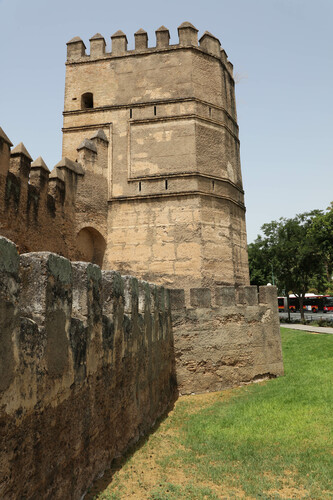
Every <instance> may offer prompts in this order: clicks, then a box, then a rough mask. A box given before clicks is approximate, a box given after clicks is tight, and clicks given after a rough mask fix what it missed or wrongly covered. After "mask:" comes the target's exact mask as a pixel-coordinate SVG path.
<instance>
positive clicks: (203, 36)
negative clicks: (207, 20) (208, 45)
mask: <svg viewBox="0 0 333 500" xmlns="http://www.w3.org/2000/svg"><path fill="white" fill-rule="evenodd" d="M206 37H207V38H213V39H214V40H216V41H217V42H219V44H220V45H221V42H220V40H219V39H218V38H217V37H216V36H214V35H212V34H211V33H210V32H209V31H205V32H204V34H203V35H202V37H201V38H200V40H199V43H200V42H201V41H202V40H204V39H205V38H206Z"/></svg>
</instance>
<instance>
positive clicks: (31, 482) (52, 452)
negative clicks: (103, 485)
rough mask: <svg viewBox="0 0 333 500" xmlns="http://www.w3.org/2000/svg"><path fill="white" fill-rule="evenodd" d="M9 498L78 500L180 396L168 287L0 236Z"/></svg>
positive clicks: (5, 488)
mask: <svg viewBox="0 0 333 500" xmlns="http://www.w3.org/2000/svg"><path fill="white" fill-rule="evenodd" d="M0 257H1V258H0V398H1V399H0V498H6V500H14V499H18V498H25V499H26V500H28V499H36V498H43V499H52V500H55V499H65V498H66V499H78V498H80V496H81V495H82V494H83V493H84V492H85V490H86V489H87V487H88V486H89V485H90V484H91V482H92V481H93V479H94V478H95V477H96V476H97V475H98V474H99V473H100V472H102V471H103V470H104V469H105V468H106V467H107V466H109V465H110V463H111V461H112V459H113V458H114V457H116V456H119V455H121V454H122V453H123V452H124V451H125V450H126V449H127V448H128V446H129V445H130V444H131V443H133V442H135V441H136V440H137V439H138V438H139V436H140V435H142V434H144V433H146V432H147V431H148V430H149V429H150V428H151V427H152V425H153V423H154V422H155V420H156V419H157V418H158V417H159V416H161V415H162V414H163V413H164V412H165V411H166V410H167V408H168V407H169V405H170V404H171V403H172V401H173V400H174V398H175V397H176V377H175V366H174V348H173V337H172V332H171V311H170V303H169V293H168V291H167V290H165V289H163V288H161V287H156V286H154V285H150V284H148V283H146V282H143V281H138V280H136V279H135V278H132V277H130V276H123V277H122V276H120V274H119V273H117V272H113V271H103V272H101V270H100V268H99V267H98V266H96V265H94V264H88V263H83V262H73V263H71V262H70V261H69V260H67V259H65V258H63V257H60V256H58V255H55V254H53V253H49V252H40V253H28V254H23V255H21V256H19V255H18V253H17V251H16V247H15V245H14V244H13V243H11V242H10V241H9V240H7V239H6V238H3V237H1V238H0Z"/></svg>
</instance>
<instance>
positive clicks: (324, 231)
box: [311, 202, 333, 292]
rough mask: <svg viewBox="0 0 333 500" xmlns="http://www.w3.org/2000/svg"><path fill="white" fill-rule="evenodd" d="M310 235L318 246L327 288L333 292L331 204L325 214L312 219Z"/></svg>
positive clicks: (332, 214)
mask: <svg viewBox="0 0 333 500" xmlns="http://www.w3.org/2000/svg"><path fill="white" fill-rule="evenodd" d="M311 234H312V235H313V237H314V238H315V239H316V241H317V243H318V245H319V246H320V249H321V253H322V258H323V261H324V266H325V269H326V279H327V282H328V288H329V290H330V291H331V292H333V283H332V278H333V202H331V206H330V207H329V208H328V209H327V210H326V212H324V213H320V214H318V215H317V216H316V217H315V218H314V220H313V225H312V228H311Z"/></svg>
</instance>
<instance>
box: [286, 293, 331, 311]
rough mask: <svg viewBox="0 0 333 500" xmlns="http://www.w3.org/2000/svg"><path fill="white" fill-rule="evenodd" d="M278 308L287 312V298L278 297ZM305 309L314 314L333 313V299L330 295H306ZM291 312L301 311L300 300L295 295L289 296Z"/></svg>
mask: <svg viewBox="0 0 333 500" xmlns="http://www.w3.org/2000/svg"><path fill="white" fill-rule="evenodd" d="M278 307H279V311H286V310H287V297H278ZM303 309H304V310H305V311H310V312H312V313H316V312H318V311H323V312H329V311H333V297H330V296H329V295H316V294H315V293H306V294H305V297H304V303H303ZM289 310H290V311H291V312H296V311H299V298H298V297H297V296H296V295H294V294H290V295H289Z"/></svg>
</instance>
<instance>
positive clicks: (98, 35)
mask: <svg viewBox="0 0 333 500" xmlns="http://www.w3.org/2000/svg"><path fill="white" fill-rule="evenodd" d="M91 40H104V36H102V35H101V34H100V33H96V35H94V36H92V37H91V38H89V41H91ZM104 42H105V40H104Z"/></svg>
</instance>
